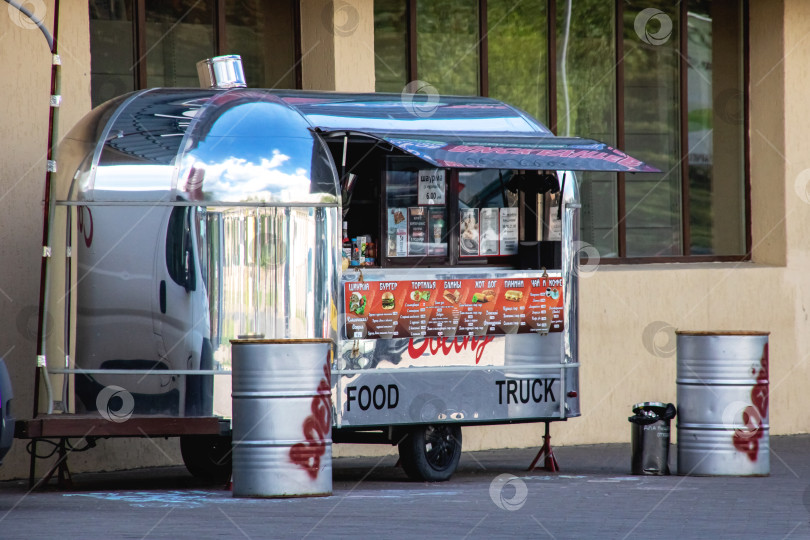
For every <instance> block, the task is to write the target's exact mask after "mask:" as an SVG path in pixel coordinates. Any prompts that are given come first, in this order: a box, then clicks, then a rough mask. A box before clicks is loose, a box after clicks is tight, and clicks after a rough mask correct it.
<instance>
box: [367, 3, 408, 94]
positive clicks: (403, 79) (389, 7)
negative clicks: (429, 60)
mask: <svg viewBox="0 0 810 540" xmlns="http://www.w3.org/2000/svg"><path fill="white" fill-rule="evenodd" d="M406 7H407V2H406V1H405V0H374V57H375V58H374V76H375V77H376V83H375V84H376V89H377V92H397V93H399V92H402V89H403V88H405V85H406V84H408V62H407V55H408V24H407V23H408V20H407V9H406Z"/></svg>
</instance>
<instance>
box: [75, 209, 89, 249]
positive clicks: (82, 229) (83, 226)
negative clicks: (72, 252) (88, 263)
mask: <svg viewBox="0 0 810 540" xmlns="http://www.w3.org/2000/svg"><path fill="white" fill-rule="evenodd" d="M85 212H87V220H86V221H85V217H84V213H85ZM77 213H78V215H77V216H76V221H78V224H79V233H80V234H81V235H82V237H83V238H84V245H85V246H87V247H90V244H92V243H93V213H92V212H91V211H90V209H89V208H88V207H86V206H80V207H79V208H78V211H77Z"/></svg>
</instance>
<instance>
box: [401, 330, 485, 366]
mask: <svg viewBox="0 0 810 540" xmlns="http://www.w3.org/2000/svg"><path fill="white" fill-rule="evenodd" d="M493 339H495V338H494V337H492V336H480V337H469V336H467V337H465V338H464V339H463V340H461V339H456V338H455V337H449V338H448V337H441V338H427V339H425V340H424V341H423V342H422V343H420V344H419V345H415V344H414V342H413V339H411V340H410V341H409V342H408V354H409V355H410V356H411V358H414V359H415V358H419V357H420V356H422V354H424V352H425V351H426V350H428V348H429V349H430V354H438V353H439V352H441V353H442V354H444V355H445V356H447V355H448V354H450V353H451V352H452V351H453V350H454V349H455V352H457V353H459V352H461V351H462V350H464V349H466V348H467V347H468V346H469V348H470V350H471V351H475V363H476V364H478V362H480V361H481V356H482V355H483V354H484V347H486V346H487V343H489V342H490V341H492V340H493Z"/></svg>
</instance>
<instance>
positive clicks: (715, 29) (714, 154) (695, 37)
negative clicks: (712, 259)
mask: <svg viewBox="0 0 810 540" xmlns="http://www.w3.org/2000/svg"><path fill="white" fill-rule="evenodd" d="M687 25H688V27H687V28H688V33H687V51H688V55H689V56H688V59H689V62H688V66H689V67H688V71H687V81H688V89H689V93H688V104H689V225H690V239H691V254H693V255H739V254H743V253H745V212H744V208H745V203H744V200H745V195H744V182H743V180H744V177H745V171H744V161H743V153H744V148H745V146H744V139H743V138H744V136H745V134H744V132H743V129H744V124H743V106H744V99H743V85H742V84H743V83H742V81H743V66H742V57H743V55H742V41H743V39H742V8H741V6H740V4H739V2H709V1H707V0H690V2H689V4H688V20H687Z"/></svg>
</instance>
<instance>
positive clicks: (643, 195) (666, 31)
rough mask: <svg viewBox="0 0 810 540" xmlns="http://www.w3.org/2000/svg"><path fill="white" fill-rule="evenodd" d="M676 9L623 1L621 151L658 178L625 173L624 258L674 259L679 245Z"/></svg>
mask: <svg viewBox="0 0 810 540" xmlns="http://www.w3.org/2000/svg"><path fill="white" fill-rule="evenodd" d="M678 25H679V22H678V5H677V4H676V3H673V2H668V1H663V0H655V1H652V0H624V106H625V116H624V129H625V147H626V148H625V150H626V151H627V153H628V154H630V155H632V156H634V157H637V158H639V159H641V160H643V161H645V162H647V163H649V164H651V165H652V166H654V167H657V168H658V169H660V170H661V171H663V173H662V174H650V173H647V174H628V175H626V182H625V194H626V197H625V204H626V216H625V222H626V225H627V255H628V256H629V257H654V256H673V255H681V254H682V253H683V249H682V242H681V170H680V158H679V156H680V129H679V127H680V114H679V113H680V109H679V106H678V99H679V60H680V51H679V50H678V39H679V37H678Z"/></svg>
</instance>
